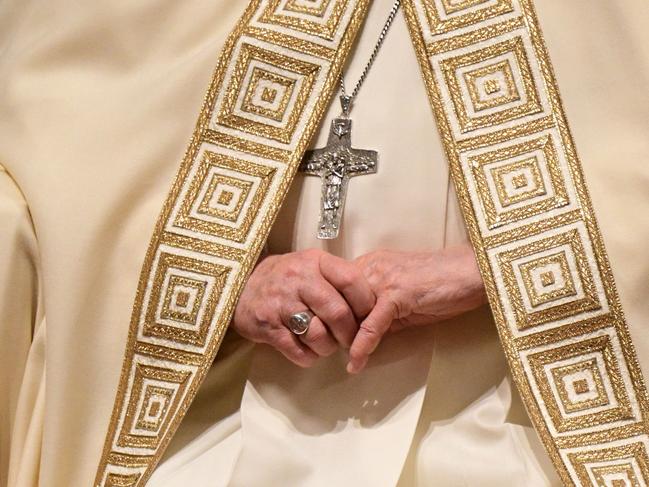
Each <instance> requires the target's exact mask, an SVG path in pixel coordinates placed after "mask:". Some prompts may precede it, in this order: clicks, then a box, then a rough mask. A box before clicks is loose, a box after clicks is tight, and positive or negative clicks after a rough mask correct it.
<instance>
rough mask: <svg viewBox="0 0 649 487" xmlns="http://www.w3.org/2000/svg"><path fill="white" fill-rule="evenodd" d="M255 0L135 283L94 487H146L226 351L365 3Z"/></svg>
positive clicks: (218, 73) (233, 39) (227, 51)
mask: <svg viewBox="0 0 649 487" xmlns="http://www.w3.org/2000/svg"><path fill="white" fill-rule="evenodd" d="M321 3H322V8H318V7H316V6H314V7H312V8H311V7H310V8H297V6H296V5H295V2H293V1H292V0H288V1H287V2H281V1H279V0H271V1H264V2H262V1H261V0H252V1H251V2H250V4H249V5H248V7H247V9H246V11H245V13H244V15H243V17H242V18H241V19H240V21H239V22H238V24H237V26H236V27H235V29H234V31H233V32H232V34H231V35H230V36H229V38H228V40H227V42H226V44H225V47H224V49H223V52H222V54H221V57H220V59H219V61H218V65H217V67H216V70H215V73H214V76H213V78H212V82H211V85H210V87H209V91H208V92H207V96H206V98H205V102H204V104H203V108H202V110H201V112H200V115H199V118H198V122H197V124H196V128H195V130H194V134H193V136H192V139H191V142H190V144H189V148H188V149H187V152H186V154H185V157H184V159H183V161H182V164H181V166H180V169H179V171H178V174H177V175H176V178H175V181H174V183H173V186H172V188H171V191H170V193H169V196H168V198H167V200H166V202H165V204H164V207H163V209H162V212H161V214H160V217H159V219H158V221H157V225H156V228H155V231H154V234H153V237H152V239H151V243H150V245H149V248H148V251H147V254H146V258H145V261H144V264H143V267H142V272H141V274H140V281H139V286H138V291H137V295H136V298H135V303H134V305H133V313H132V318H131V324H130V328H129V336H128V343H127V346H126V352H125V356H124V362H123V367H122V375H121V379H120V382H119V387H118V390H117V395H116V398H115V405H114V408H113V414H112V418H111V421H110V425H109V430H108V433H107V436H106V440H105V444H104V450H103V455H102V458H101V462H100V464H99V467H98V470H97V475H96V478H95V485H96V486H102V487H109V486H143V485H145V484H146V482H147V480H148V478H149V477H150V475H151V473H152V471H153V469H154V467H155V465H156V464H157V462H158V461H159V460H160V458H161V456H162V454H163V452H164V450H165V448H166V447H167V445H168V444H169V441H170V440H171V438H172V436H173V434H174V432H175V431H176V429H177V427H178V425H179V424H180V421H181V420H182V418H183V416H184V415H185V412H186V411H187V409H188V407H189V405H190V404H191V402H192V400H193V398H194V396H195V394H196V391H197V390H198V388H199V386H200V384H201V382H202V380H203V378H204V377H205V374H206V373H207V370H208V369H209V367H210V365H211V364H212V362H213V360H214V357H215V356H216V353H217V351H218V349H219V345H220V343H221V339H222V338H223V335H224V334H225V331H226V329H227V326H228V324H229V321H230V318H231V315H232V313H233V310H234V307H235V304H236V302H237V299H238V296H239V293H240V291H241V289H242V287H243V285H244V283H245V282H246V279H247V277H248V275H249V274H250V272H251V270H252V268H253V266H254V263H255V262H256V261H257V257H258V255H259V252H260V251H261V249H262V247H263V245H264V243H265V240H266V237H267V235H268V232H269V230H270V227H271V225H272V223H273V221H274V219H275V216H276V214H277V211H278V209H279V207H280V205H281V203H282V200H283V199H284V196H285V194H286V192H287V191H288V188H289V186H290V183H291V180H292V178H293V176H294V174H295V172H296V170H297V167H298V165H299V162H300V160H301V158H302V155H303V153H304V151H305V149H306V147H307V145H308V143H309V140H310V139H311V138H312V136H313V134H314V132H315V130H316V128H317V126H318V124H319V122H320V119H321V117H322V116H323V115H324V112H325V109H326V108H327V105H328V103H329V99H330V97H331V94H332V93H333V90H334V88H335V86H336V82H337V79H338V75H339V73H340V71H341V69H342V65H343V63H344V61H345V58H346V56H347V54H348V52H349V50H350V48H351V45H352V42H353V40H354V38H355V36H356V33H357V32H358V30H359V27H360V24H361V23H362V21H363V19H364V17H365V14H366V11H367V8H368V5H369V0H328V1H326V2H321Z"/></svg>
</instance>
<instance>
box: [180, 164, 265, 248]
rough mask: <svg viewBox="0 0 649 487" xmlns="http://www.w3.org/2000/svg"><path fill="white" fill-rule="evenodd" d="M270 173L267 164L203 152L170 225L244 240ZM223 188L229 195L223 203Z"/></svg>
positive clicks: (256, 211)
mask: <svg viewBox="0 0 649 487" xmlns="http://www.w3.org/2000/svg"><path fill="white" fill-rule="evenodd" d="M274 174H275V169H274V168H269V167H268V166H262V165H259V164H255V163H252V162H249V161H246V160H241V159H235V158H232V157H227V156H224V155H222V154H216V153H212V152H209V151H207V152H205V154H204V156H203V160H202V161H201V163H200V166H199V168H198V171H197V172H196V175H195V177H194V179H193V181H192V183H191V184H190V188H189V191H188V192H187V194H186V195H185V199H184V200H183V202H182V204H181V205H180V209H179V211H178V215H177V216H176V219H175V220H174V223H173V224H174V226H176V227H180V228H183V229H186V230H190V231H194V232H198V233H202V234H206V235H213V236H219V237H222V238H226V239H228V240H233V241H235V242H245V241H246V240H248V237H249V233H250V228H251V227H252V223H253V220H254V216H255V215H257V213H258V212H259V209H260V208H261V205H262V204H263V203H264V201H265V200H266V199H267V197H268V188H269V186H270V183H271V181H272V179H273V177H274ZM223 191H227V192H229V193H230V194H232V196H231V199H230V200H229V201H228V203H227V204H221V203H220V202H219V197H220V196H221V194H222V192H223ZM222 201H223V200H222Z"/></svg>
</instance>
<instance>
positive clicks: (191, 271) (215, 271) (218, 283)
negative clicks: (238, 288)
mask: <svg viewBox="0 0 649 487" xmlns="http://www.w3.org/2000/svg"><path fill="white" fill-rule="evenodd" d="M155 266H156V267H155V274H154V282H153V286H152V288H151V293H150V296H149V305H148V307H147V309H146V313H145V323H144V328H143V335H144V336H145V337H157V338H161V339H166V340H171V341H173V342H177V343H187V344H191V345H196V346H200V347H202V346H204V345H205V340H206V338H207V333H208V330H209V327H210V322H211V317H212V316H213V314H214V311H215V309H216V306H217V304H218V302H219V299H220V298H221V294H222V292H223V288H224V286H225V282H226V279H227V277H228V274H229V273H230V272H231V269H230V268H228V267H223V266H219V265H217V264H213V263H211V262H206V261H202V260H197V259H193V258H191V257H186V256H182V255H175V254H171V253H167V252H161V253H160V254H159V256H158V258H157V261H156V263H155Z"/></svg>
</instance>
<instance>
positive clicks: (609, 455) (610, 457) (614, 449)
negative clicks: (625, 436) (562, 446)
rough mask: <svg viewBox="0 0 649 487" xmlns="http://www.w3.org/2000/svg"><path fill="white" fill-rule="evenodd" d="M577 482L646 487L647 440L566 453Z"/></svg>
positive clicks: (648, 477) (599, 486)
mask: <svg viewBox="0 0 649 487" xmlns="http://www.w3.org/2000/svg"><path fill="white" fill-rule="evenodd" d="M566 457H567V459H568V463H569V464H570V466H571V467H572V468H573V469H574V471H575V473H576V477H577V480H578V482H579V483H578V484H577V485H584V486H587V485H594V486H597V487H641V486H642V487H645V486H647V485H649V475H648V472H649V457H648V456H647V446H646V442H633V443H626V444H623V445H621V446H611V447H607V448H599V449H594V450H584V451H581V452H570V453H568V454H567V455H566Z"/></svg>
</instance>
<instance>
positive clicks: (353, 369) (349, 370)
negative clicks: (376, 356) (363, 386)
mask: <svg viewBox="0 0 649 487" xmlns="http://www.w3.org/2000/svg"><path fill="white" fill-rule="evenodd" d="M357 372H358V371H357V370H356V367H354V365H352V363H351V362H349V363H348V364H347V373H349V374H355V373H357Z"/></svg>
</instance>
